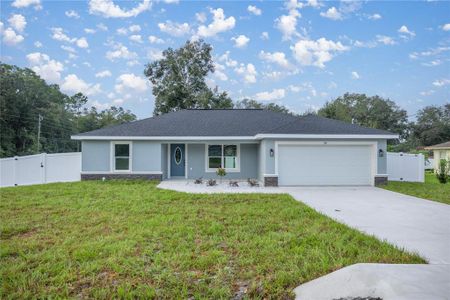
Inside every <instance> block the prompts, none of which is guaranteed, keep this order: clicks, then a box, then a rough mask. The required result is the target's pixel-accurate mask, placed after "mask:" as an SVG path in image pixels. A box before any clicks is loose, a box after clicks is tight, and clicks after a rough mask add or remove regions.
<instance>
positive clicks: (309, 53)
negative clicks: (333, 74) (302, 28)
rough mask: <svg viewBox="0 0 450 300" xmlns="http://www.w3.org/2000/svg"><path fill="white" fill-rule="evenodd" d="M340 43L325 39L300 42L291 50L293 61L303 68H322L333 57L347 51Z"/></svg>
mask: <svg viewBox="0 0 450 300" xmlns="http://www.w3.org/2000/svg"><path fill="white" fill-rule="evenodd" d="M348 49H349V48H348V47H347V46H344V45H342V44H341V42H334V41H331V40H327V39H325V38H320V39H318V40H317V41H314V40H300V41H298V42H297V43H296V44H295V45H294V46H291V50H292V52H293V54H294V57H295V59H296V60H297V61H298V62H300V63H301V64H302V65H305V66H311V65H312V66H316V67H319V68H324V67H325V63H326V62H328V61H330V60H332V59H333V57H334V55H335V54H337V53H340V52H343V51H346V50H348Z"/></svg>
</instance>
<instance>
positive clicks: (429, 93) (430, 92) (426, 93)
mask: <svg viewBox="0 0 450 300" xmlns="http://www.w3.org/2000/svg"><path fill="white" fill-rule="evenodd" d="M434 92H435V90H428V91H424V92H420V95H421V96H430V95H433V94H434Z"/></svg>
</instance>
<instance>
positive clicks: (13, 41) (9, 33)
mask: <svg viewBox="0 0 450 300" xmlns="http://www.w3.org/2000/svg"><path fill="white" fill-rule="evenodd" d="M2 25H3V24H2ZM1 33H2V35H3V42H4V43H5V44H6V45H8V46H15V45H17V44H19V43H21V42H23V40H24V37H23V36H22V35H20V34H17V33H16V32H15V31H14V30H13V29H12V28H10V27H8V28H7V29H5V30H1Z"/></svg>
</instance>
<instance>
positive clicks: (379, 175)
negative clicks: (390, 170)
mask: <svg viewBox="0 0 450 300" xmlns="http://www.w3.org/2000/svg"><path fill="white" fill-rule="evenodd" d="M387 176H388V174H375V177H387Z"/></svg>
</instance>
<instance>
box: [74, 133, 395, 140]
mask: <svg viewBox="0 0 450 300" xmlns="http://www.w3.org/2000/svg"><path fill="white" fill-rule="evenodd" d="M70 138H71V139H72V140H108V141H109V140H136V141H138V140H139V141H165V140H167V141H219V140H220V141H228V140H229V141H236V140H262V139H398V138H399V136H398V135H395V134H257V135H254V136H82V135H72V136H71V137H70Z"/></svg>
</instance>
